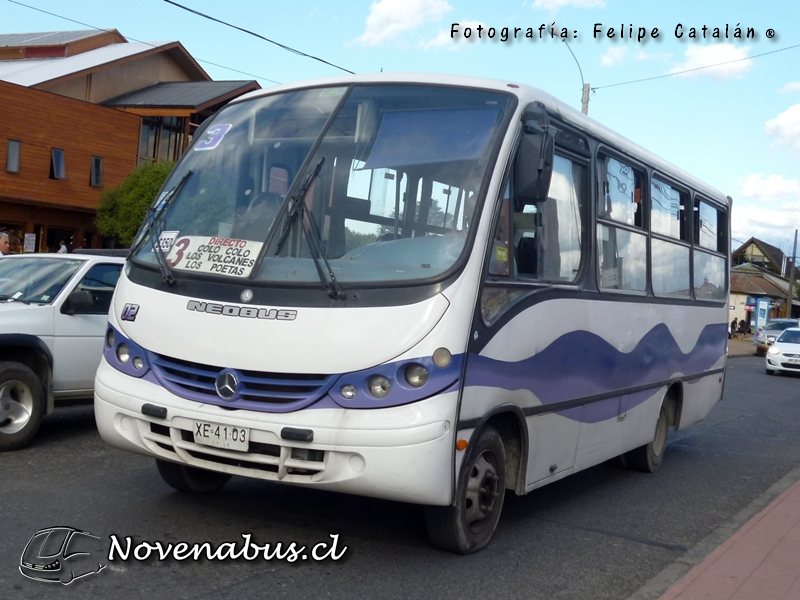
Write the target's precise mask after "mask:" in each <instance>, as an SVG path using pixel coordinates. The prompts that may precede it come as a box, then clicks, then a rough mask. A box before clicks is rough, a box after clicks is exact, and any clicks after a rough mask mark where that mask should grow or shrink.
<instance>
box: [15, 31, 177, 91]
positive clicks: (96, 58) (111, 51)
mask: <svg viewBox="0 0 800 600" xmlns="http://www.w3.org/2000/svg"><path fill="white" fill-rule="evenodd" d="M175 43H177V42H152V43H143V42H132V43H128V44H111V45H109V46H104V47H102V48H97V49H96V50H90V51H88V52H82V53H81V54H76V55H74V56H68V57H66V58H45V59H27V60H1V61H0V79H2V80H3V81H8V82H9V83H16V84H17V85H24V86H25V87H32V86H36V85H40V84H42V83H45V82H47V81H52V80H54V79H60V78H61V77H66V76H68V75H72V74H73V73H79V72H81V71H92V70H95V69H97V68H98V67H101V66H102V65H105V64H108V63H111V62H115V61H118V60H121V59H124V58H128V57H131V56H135V55H137V54H142V53H145V52H152V51H153V49H154V48H156V49H157V48H162V47H164V46H168V45H170V44H175Z"/></svg>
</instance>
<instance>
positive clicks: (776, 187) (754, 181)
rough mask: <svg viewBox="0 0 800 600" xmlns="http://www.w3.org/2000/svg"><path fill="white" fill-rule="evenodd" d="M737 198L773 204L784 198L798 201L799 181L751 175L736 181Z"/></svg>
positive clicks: (776, 176) (758, 174)
mask: <svg viewBox="0 0 800 600" xmlns="http://www.w3.org/2000/svg"><path fill="white" fill-rule="evenodd" d="M736 183H737V184H738V186H739V196H740V197H741V198H744V199H746V200H758V201H759V202H765V201H767V202H775V201H777V200H782V199H785V198H794V199H796V200H800V181H798V180H797V179H786V178H785V177H782V176H780V175H767V176H764V175H762V174H761V173H753V174H752V175H748V176H747V177H743V178H739V179H737V181H736Z"/></svg>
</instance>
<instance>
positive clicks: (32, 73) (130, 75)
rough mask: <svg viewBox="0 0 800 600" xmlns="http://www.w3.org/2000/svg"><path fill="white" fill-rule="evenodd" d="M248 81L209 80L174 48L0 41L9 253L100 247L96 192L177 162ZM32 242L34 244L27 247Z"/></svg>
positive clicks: (0, 199) (1, 179) (251, 85)
mask: <svg viewBox="0 0 800 600" xmlns="http://www.w3.org/2000/svg"><path fill="white" fill-rule="evenodd" d="M260 87H261V86H260V85H259V84H258V83H257V82H256V81H212V80H211V78H210V77H209V75H208V74H207V73H206V72H205V71H204V70H203V69H202V67H200V65H199V64H198V63H197V61H196V60H195V59H194V58H193V57H192V56H191V55H190V54H189V52H187V51H186V49H185V48H184V47H183V46H182V45H181V43H180V42H176V41H173V42H159V43H153V44H150V43H145V42H133V43H131V42H128V41H127V40H126V39H125V38H124V37H123V36H122V35H121V34H120V33H119V32H118V31H117V30H115V29H113V30H108V31H98V30H91V31H56V32H44V33H21V34H0V98H2V102H0V164H2V165H4V166H5V168H4V169H2V170H0V231H2V230H5V231H8V232H9V233H11V234H12V240H13V242H12V244H13V248H14V251H21V250H22V249H23V248H24V240H25V235H26V234H28V240H29V247H28V251H31V248H32V251H36V252H38V251H46V250H47V249H52V248H53V247H57V246H58V242H59V240H60V239H64V240H65V241H66V242H67V243H68V244H69V242H70V238H71V239H72V243H71V246H72V247H76V248H77V247H100V246H101V245H102V243H103V242H102V240H100V239H99V238H98V236H97V235H96V231H95V229H94V225H93V219H94V214H95V209H96V207H97V203H98V201H99V198H100V194H101V192H102V191H103V189H105V188H108V187H114V186H116V185H119V184H120V183H121V182H122V181H123V180H124V178H125V177H126V176H127V175H128V174H129V173H130V172H131V171H132V170H133V169H135V168H136V167H137V166H138V165H142V164H144V163H147V162H174V161H175V160H177V159H178V157H179V156H180V155H181V154H182V152H183V151H184V150H185V149H186V146H187V145H188V144H189V141H190V140H191V137H192V135H193V133H194V131H195V129H196V128H197V127H198V126H199V125H200V124H201V123H202V122H203V121H204V120H205V119H206V118H208V117H210V116H211V115H213V114H214V113H215V112H216V111H217V110H219V109H220V108H221V107H222V106H223V105H224V104H225V103H227V102H228V101H230V100H231V99H233V98H235V97H237V96H240V95H242V94H244V93H246V92H249V91H252V90H257V89H260ZM31 234H34V235H35V236H36V239H35V244H30V241H31V240H32V239H33V238H31Z"/></svg>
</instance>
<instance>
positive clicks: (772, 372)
mask: <svg viewBox="0 0 800 600" xmlns="http://www.w3.org/2000/svg"><path fill="white" fill-rule="evenodd" d="M765 370H766V372H767V375H775V371H773V370H772V369H765Z"/></svg>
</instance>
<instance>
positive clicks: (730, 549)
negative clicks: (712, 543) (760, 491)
mask: <svg viewBox="0 0 800 600" xmlns="http://www.w3.org/2000/svg"><path fill="white" fill-rule="evenodd" d="M701 599H702V600H798V599H800V481H797V482H795V483H794V485H792V486H791V487H790V488H789V489H788V490H786V491H785V492H784V493H783V494H781V495H780V496H779V497H778V498H777V499H775V500H774V501H773V502H772V503H771V504H770V505H769V506H768V507H767V508H765V509H764V510H763V511H761V512H760V513H759V514H757V515H756V516H755V517H753V518H752V519H750V521H748V522H747V523H746V524H745V525H744V526H743V527H742V528H741V529H739V531H737V532H736V533H735V534H734V535H733V536H731V537H730V538H728V540H727V541H725V542H724V543H723V544H722V545H721V546H719V547H718V548H717V549H716V550H714V551H713V552H712V553H711V554H709V555H708V557H706V559H705V560H704V561H703V562H701V563H700V564H699V565H697V566H696V567H694V568H693V569H692V570H691V571H689V572H688V573H687V574H686V575H685V576H684V577H683V579H681V580H680V581H679V582H678V583H676V584H675V585H674V586H673V587H672V588H671V589H670V590H669V591H667V593H666V594H664V595H663V596H661V600H701Z"/></svg>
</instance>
